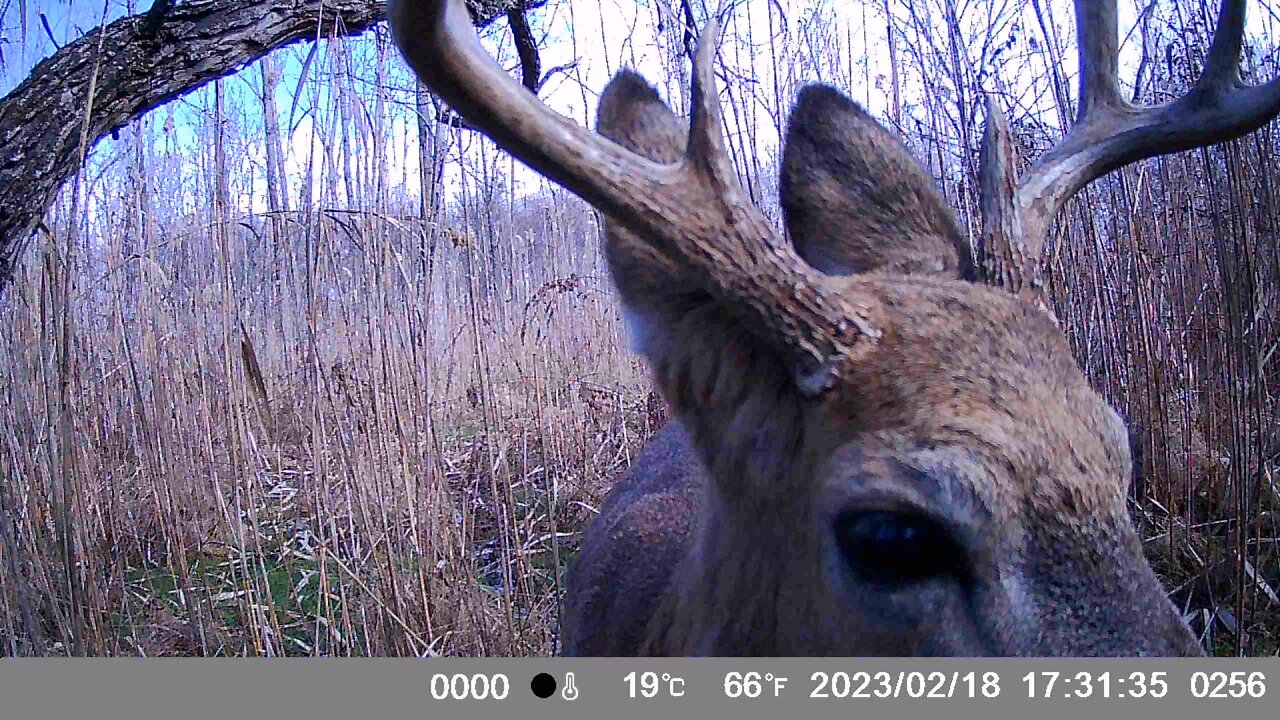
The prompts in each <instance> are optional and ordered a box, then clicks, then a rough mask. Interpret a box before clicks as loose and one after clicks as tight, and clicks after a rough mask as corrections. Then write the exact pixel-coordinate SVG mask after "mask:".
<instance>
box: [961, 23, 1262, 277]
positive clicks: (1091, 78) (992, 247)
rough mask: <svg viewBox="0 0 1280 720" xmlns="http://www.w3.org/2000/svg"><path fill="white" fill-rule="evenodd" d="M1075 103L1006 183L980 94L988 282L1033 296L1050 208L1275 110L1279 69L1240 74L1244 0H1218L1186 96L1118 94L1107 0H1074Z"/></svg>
mask: <svg viewBox="0 0 1280 720" xmlns="http://www.w3.org/2000/svg"><path fill="white" fill-rule="evenodd" d="M1075 8H1076V34H1077V39H1078V44H1079V48H1080V109H1079V113H1078V114H1077V117H1076V123H1075V126H1074V127H1073V128H1072V129H1071V132H1070V133H1069V134H1068V135H1067V136H1066V137H1065V138H1063V139H1062V141H1061V142H1059V143H1058V144H1057V145H1056V146H1054V147H1053V148H1052V149H1050V150H1049V151H1048V152H1046V153H1045V154H1044V155H1043V156H1041V157H1040V159H1039V160H1037V161H1036V162H1035V163H1034V164H1033V165H1032V166H1031V167H1030V168H1029V169H1028V170H1027V172H1026V174H1024V175H1023V176H1022V178H1021V179H1018V180H1017V181H1016V182H1015V180H1014V176H1013V172H1014V169H1013V163H1012V162H1011V150H1010V143H1009V129H1008V125H1007V121H1006V120H1005V117H1004V113H1003V112H1001V111H1000V110H999V108H998V107H997V106H996V103H995V100H994V99H993V98H991V97H988V98H987V127H986V131H985V133H984V136H983V140H982V170H981V180H980V182H981V187H982V212H983V235H984V237H983V238H982V241H981V242H980V244H979V247H978V264H979V267H980V268H981V270H982V272H983V273H984V275H985V279H986V281H987V282H988V283H990V284H992V285H999V286H1002V287H1004V288H1005V289H1007V290H1009V291H1011V292H1014V293H1020V294H1031V295H1035V294H1037V293H1038V289H1039V285H1040V277H1039V271H1040V257H1041V253H1042V252H1043V249H1044V242H1045V237H1046V236H1047V235H1048V232H1049V227H1050V225H1051V224H1052V222H1053V219H1054V217H1056V216H1057V214H1058V211H1059V210H1061V209H1062V206H1063V205H1065V204H1066V202H1067V200H1068V199H1070V198H1071V196H1073V195H1075V194H1076V192H1078V191H1079V190H1080V189H1081V188H1083V187H1084V186H1085V185H1088V184H1089V182H1091V181H1092V180H1094V179H1096V178H1099V177H1101V176H1103V175H1105V174H1107V173H1109V172H1111V171H1112V170H1115V169H1117V168H1120V167H1123V166H1125V165H1128V164H1129V163H1132V162H1136V161H1138V160H1141V159H1143V158H1149V157H1155V156H1157V155H1164V154H1167V153H1173V152H1180V151H1182V150H1189V149H1191V148H1195V147H1201V146H1204V145H1210V144H1213V143H1217V142H1223V141H1225V140H1230V139H1232V138H1237V137H1240V136H1241V135H1245V134H1248V133H1250V132H1253V131H1254V130H1256V129H1258V128H1259V127H1262V126H1263V125H1265V124H1266V123H1267V122H1268V121H1269V120H1271V119H1272V118H1273V117H1275V116H1276V114H1277V113H1280V78H1277V79H1275V80H1272V81H1271V82H1268V83H1267V84H1265V85H1259V86H1249V85H1246V84H1244V83H1243V81H1242V80H1241V79H1240V47H1241V42H1242V40H1243V36H1244V16H1245V8H1244V0H1224V2H1223V3H1222V7H1221V9H1220V10H1219V13H1218V24H1217V28H1216V29H1215V32H1214V36H1213V43H1212V45H1211V46H1210V47H1209V54H1208V56H1207V57H1206V59H1205V66H1204V71H1203V72H1202V73H1201V75H1200V79H1199V80H1198V81H1197V82H1196V84H1195V86H1194V87H1193V88H1192V89H1191V90H1190V92H1188V93H1187V94H1186V95H1183V96H1182V97H1180V98H1178V99H1177V100H1174V101H1172V102H1169V103H1166V104H1163V105H1156V106H1150V107H1139V106H1136V105H1133V104H1132V103H1130V102H1128V101H1127V100H1125V99H1124V98H1123V97H1122V96H1121V95H1120V86H1119V76H1118V73H1117V71H1116V67H1117V63H1118V61H1119V60H1118V57H1119V47H1118V41H1117V32H1116V3H1115V0H1076V2H1075Z"/></svg>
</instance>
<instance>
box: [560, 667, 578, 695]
mask: <svg viewBox="0 0 1280 720" xmlns="http://www.w3.org/2000/svg"><path fill="white" fill-rule="evenodd" d="M560 696H561V697H563V698H564V699H565V700H568V701H570V702H572V701H574V700H577V699H578V686H577V685H574V684H573V673H565V674H564V690H562V691H561V692H560Z"/></svg>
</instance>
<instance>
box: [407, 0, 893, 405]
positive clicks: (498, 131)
mask: <svg viewBox="0 0 1280 720" xmlns="http://www.w3.org/2000/svg"><path fill="white" fill-rule="evenodd" d="M388 16H389V18H390V21H391V29H392V33H393V36H394V37H395V41H396V44H397V45H399V47H400V49H401V51H402V52H403V53H404V55H405V57H406V59H407V60H408V61H409V64H410V66H411V67H412V68H413V70H414V71H415V72H416V73H417V74H418V76H419V77H420V78H421V79H422V81H423V82H424V83H425V84H426V85H427V86H428V87H430V88H431V89H432V90H433V91H434V92H435V93H437V94H438V95H439V96H440V97H441V98H443V99H444V101H445V102H447V103H448V104H449V105H451V106H453V108H454V110H456V111H457V112H458V113H459V114H460V115H461V116H462V117H463V118H464V119H466V121H467V123H468V124H470V125H471V126H472V127H474V128H476V129H478V130H480V131H481V132H483V133H485V134H486V135H488V136H489V137H490V138H492V139H493V140H494V142H496V143H497V144H498V145H499V146H500V147H502V148H503V149H504V150H506V151H507V152H509V153H511V154H512V155H514V156H515V157H517V158H519V159H520V160H522V161H524V162H525V163H526V164H528V165H529V166H530V167H532V168H533V169H534V170H537V171H538V172H540V173H542V174H543V175H546V176H547V177H548V178H550V179H551V180H553V181H555V182H557V183H559V184H560V185H563V186H564V187H565V188H567V189H569V190H570V191H572V192H574V193H575V194H577V195H579V196H580V197H582V198H583V199H584V200H586V201H587V202H589V203H591V204H592V205H593V206H595V207H596V208H597V209H598V210H600V211H601V212H603V213H605V214H606V215H609V216H610V217H611V218H613V219H614V220H615V221H616V222H618V223H620V224H621V225H622V226H624V227H626V228H627V229H628V230H630V231H631V232H633V233H635V234H637V235H638V236H640V237H643V238H645V239H646V240H648V241H649V242H652V243H653V244H654V246H655V247H656V248H657V249H658V250H659V251H660V252H662V253H664V254H665V255H667V256H668V257H670V258H672V259H673V260H675V261H676V262H675V263H674V265H675V266H677V267H680V268H682V270H684V271H686V272H687V273H688V276H687V277H681V278H673V283H684V284H688V285H692V286H695V287H697V288H699V289H701V290H704V291H706V292H708V293H710V294H711V295H712V296H713V297H715V298H716V299H717V300H719V301H720V303H721V304H722V305H723V306H724V307H725V308H726V309H727V310H729V311H730V312H733V313H736V314H737V315H738V316H739V319H740V320H741V321H742V322H743V324H744V326H746V327H750V328H753V329H755V330H756V331H757V333H758V334H759V335H760V336H761V337H762V339H764V340H765V341H766V342H770V343H771V344H773V345H775V347H777V348H778V349H780V350H783V351H784V352H785V353H787V354H788V355H789V358H788V359H789V360H791V361H792V362H796V363H799V367H798V373H799V375H798V378H797V381H798V385H799V387H800V388H801V389H802V391H805V392H808V393H817V392H821V391H822V390H824V389H826V388H827V387H829V386H830V385H831V383H832V382H833V381H834V380H835V379H836V378H837V377H839V376H841V375H843V374H844V373H843V368H844V367H846V366H847V364H848V363H851V362H854V361H855V360H856V359H857V358H858V357H860V356H861V355H863V354H864V353H865V352H866V349H867V347H868V346H870V345H872V344H874V341H875V339H876V338H878V337H879V334H880V330H879V327H878V325H877V324H876V323H875V322H874V319H873V317H872V316H873V315H874V314H875V307H876V306H875V304H874V303H871V302H860V301H859V299H858V298H856V297H849V296H848V294H847V293H840V292H836V286H835V285H834V284H833V283H832V282H831V278H829V277H827V276H825V275H823V274H821V273H818V272H817V271H815V270H813V269H812V268H810V267H808V266H807V265H806V264H805V263H804V262H803V261H802V260H801V259H800V258H799V256H797V255H796V254H795V251H794V250H793V249H792V248H791V247H790V246H789V245H788V244H787V243H785V242H783V241H782V238H781V237H780V236H779V234H778V232H777V231H776V230H775V229H774V228H773V226H772V225H771V224H770V223H769V222H768V220H766V219H765V217H764V216H763V215H762V214H761V213H760V211H759V210H758V209H756V207H755V206H754V205H753V204H752V203H751V201H750V199H749V198H748V197H747V196H746V194H745V193H744V192H742V189H741V187H740V185H739V184H738V179H737V176H736V174H735V173H734V170H733V166H732V164H731V163H730V161H729V158H728V154H727V152H726V151H725V144H724V138H723V136H722V134H721V120H720V107H719V101H718V98H717V96H716V90H715V77H714V74H713V69H714V68H713V62H714V56H715V44H716V39H717V26H716V23H715V22H714V21H712V22H711V23H709V24H708V26H707V28H706V29H704V31H703V33H702V35H701V38H700V39H699V42H698V51H697V57H696V60H695V68H694V73H693V92H692V105H693V116H692V118H691V127H690V131H689V141H688V149H687V151H686V154H685V157H684V159H683V161H682V162H680V163H678V164H675V165H660V164H657V163H654V162H652V161H650V160H648V159H646V158H643V157H641V156H639V155H636V154H634V153H632V152H630V151H628V150H626V149H625V148H623V147H621V146H619V145H617V144H615V143H613V142H611V141H609V140H607V139H605V138H603V137H601V136H599V135H596V134H595V133H592V132H590V131H589V130H587V129H585V128H583V127H581V126H580V125H577V124H576V123H574V122H572V121H570V120H568V119H567V118H564V117H562V116H560V115H558V114H556V113H554V112H552V111H551V110H549V109H548V108H547V107H546V106H544V105H543V104H542V103H541V102H540V101H539V100H538V99H537V98H536V97H535V96H534V95H533V94H531V93H529V92H528V91H527V90H526V89H525V88H523V87H522V86H520V85H519V84H517V83H516V82H515V80H513V79H512V78H511V77H510V76H508V75H507V74H506V72H504V71H503V70H502V68H501V67H499V66H498V64H497V63H496V62H494V60H493V59H492V58H491V57H490V56H489V55H488V53H487V52H485V50H484V48H483V47H482V46H481V45H480V42H479V39H478V38H477V37H476V35H475V31H474V29H473V27H472V23H471V19H470V17H469V16H468V14H467V9H466V7H465V5H464V4H463V2H462V0H393V1H392V2H391V4H390V8H389V11H388Z"/></svg>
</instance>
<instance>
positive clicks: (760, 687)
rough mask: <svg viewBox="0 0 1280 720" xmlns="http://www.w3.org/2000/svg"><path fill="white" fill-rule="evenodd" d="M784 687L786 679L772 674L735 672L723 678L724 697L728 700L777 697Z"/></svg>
mask: <svg viewBox="0 0 1280 720" xmlns="http://www.w3.org/2000/svg"><path fill="white" fill-rule="evenodd" d="M786 686H787V679H786V678H785V677H782V676H780V675H774V674H773V673H758V672H754V671H752V672H736V671H735V672H731V673H727V674H726V675H725V676H724V695H725V697H728V698H743V697H745V698H758V697H760V696H761V695H769V696H770V697H778V696H780V695H782V689H783V688H785V687H786Z"/></svg>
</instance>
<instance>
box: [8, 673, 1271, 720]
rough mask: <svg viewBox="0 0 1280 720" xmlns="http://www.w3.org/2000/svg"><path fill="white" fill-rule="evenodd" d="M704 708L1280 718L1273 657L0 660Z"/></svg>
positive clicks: (625, 710) (177, 704)
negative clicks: (536, 681) (536, 692)
mask: <svg viewBox="0 0 1280 720" xmlns="http://www.w3.org/2000/svg"><path fill="white" fill-rule="evenodd" d="M539 674H545V675H548V676H550V677H549V678H548V677H542V678H541V679H540V684H539V688H540V689H541V691H542V692H543V693H544V694H545V693H546V692H547V691H548V690H549V689H550V684H549V682H548V681H549V680H554V682H555V688H554V692H553V693H552V694H551V695H550V696H549V697H547V698H545V699H543V698H539V697H537V696H535V695H534V693H533V690H532V689H531V683H532V682H533V680H534V677H535V676H537V675H539ZM570 674H572V678H571V679H570V677H569V676H570ZM570 681H571V684H572V690H569V692H568V694H567V696H566V689H567V688H568V686H569V684H570ZM566 697H572V698H573V699H566ZM459 698H461V699H459ZM703 713H716V716H722V715H724V714H729V715H730V716H731V717H734V718H735V720H739V719H740V720H751V719H752V718H770V719H771V720H773V719H776V718H786V717H793V718H842V719H847V718H850V717H870V718H877V719H879V718H903V719H904V720H908V719H909V720H923V719H926V718H947V719H948V720H964V719H966V718H981V719H982V720H1000V719H1001V718H1017V719H1018V720H1023V719H1024V718H1037V719H1038V718H1071V719H1072V720H1076V719H1078V718H1081V717H1086V718H1090V717H1115V716H1119V715H1120V714H1121V713H1123V714H1124V715H1123V717H1124V718H1125V720H1142V719H1143V718H1160V720H1176V719H1179V718H1196V720H1204V719H1205V718H1208V719H1209V720H1227V719H1231V720H1234V719H1235V718H1266V720H1276V718H1280V658H1265V659H1176V660H1175V659H1153V660H1110V659H1100V660H1083V659H1081V660H1048V659H1043V660H1042V659H1014V660H988V659H981V660H963V659H945V660H910V659H907V660H867V659H841V658H834V659H740V660H739V659H723V658H707V659H672V660H626V659H599V660H569V659H561V658H519V659H496V658H489V659H467V658H459V659H430V660H401V659H288V660H261V659H239V658H230V659H212V660H207V659H201V660H197V659H163V660H136V659H111V660H71V659H20V660H2V661H0V718H5V719H8V718H13V719H14V720H39V719H42V718H49V720H74V719H75V718H82V717H92V718H94V719H95V720H97V719H99V718H103V719H109V718H131V719H132V720H150V719H151V718H165V719H168V718H183V720H199V719H201V718H210V719H212V718H218V719H219V720H222V719H224V718H257V717H261V718H268V719H270V720H288V719H291V718H299V719H303V718H305V719H306V720H317V719H318V718H361V719H362V720H363V719H364V718H369V719H373V718H379V719H380V718H464V719H465V718H477V719H480V718H483V719H484V720H491V719H492V720H500V719H501V718H519V719H520V720H539V719H540V718H547V719H548V720H571V719H573V718H591V719H592V720H595V719H596V718H609V719H610V720H614V719H619V720H625V719H626V718H644V719H645V720H649V719H651V718H654V717H658V718H668V717H670V718H676V717H689V716H698V715H700V714H703ZM1096 713H1102V714H1101V715H1096V716H1095V715H1094V714H1096Z"/></svg>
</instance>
